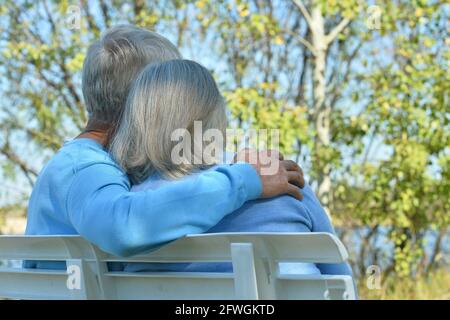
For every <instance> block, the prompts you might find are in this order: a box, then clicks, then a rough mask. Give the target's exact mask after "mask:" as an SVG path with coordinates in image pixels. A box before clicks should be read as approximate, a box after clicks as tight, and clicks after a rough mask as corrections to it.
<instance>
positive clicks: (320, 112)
mask: <svg viewBox="0 0 450 320" xmlns="http://www.w3.org/2000/svg"><path fill="white" fill-rule="evenodd" d="M311 21H312V28H311V29H312V30H311V31H312V32H311V40H312V46H313V48H314V51H315V52H314V53H315V54H314V56H313V97H314V105H313V115H314V122H315V126H316V131H317V140H316V143H315V149H316V151H317V150H318V149H320V148H323V147H329V146H330V114H331V110H330V108H329V107H327V106H326V105H325V93H326V84H325V70H326V62H327V61H326V55H327V50H328V44H327V38H326V34H325V27H324V19H323V16H322V12H321V10H320V7H319V6H318V5H316V6H314V7H313V8H312V10H311ZM319 170H320V172H319V174H318V190H317V194H318V197H319V199H320V201H321V202H322V205H323V206H324V208H325V210H326V211H327V213H328V214H329V210H330V209H329V207H330V204H331V201H332V199H331V177H330V172H331V166H330V164H329V163H325V164H323V165H321V168H319Z"/></svg>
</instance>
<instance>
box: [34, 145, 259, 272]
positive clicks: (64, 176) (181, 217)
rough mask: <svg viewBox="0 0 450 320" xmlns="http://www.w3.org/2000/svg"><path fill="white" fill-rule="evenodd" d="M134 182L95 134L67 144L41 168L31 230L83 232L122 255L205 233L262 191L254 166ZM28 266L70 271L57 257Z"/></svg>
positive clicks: (35, 192)
mask: <svg viewBox="0 0 450 320" xmlns="http://www.w3.org/2000/svg"><path fill="white" fill-rule="evenodd" d="M130 187H131V186H130V181H129V179H128V178H127V176H126V174H125V173H124V172H123V171H122V169H121V168H120V167H119V166H118V165H117V164H116V163H115V162H114V161H113V160H112V159H111V157H110V155H109V154H108V152H106V151H105V150H104V149H103V147H102V146H101V145H100V144H99V143H97V142H96V141H95V140H92V139H86V138H83V139H75V140H72V141H70V142H67V143H66V144H65V145H64V146H63V147H62V148H61V149H60V150H59V151H58V153H57V154H56V155H55V156H54V157H53V158H52V159H51V160H50V161H49V162H48V164H47V165H46V166H45V168H44V169H43V170H42V172H41V173H40V175H39V177H38V179H37V181H36V184H35V186H34V188H33V192H32V194H31V198H30V202H29V206H28V221H27V228H26V234H28V235H37V234H39V235H50V234H79V235H81V236H83V237H84V238H86V239H87V240H89V241H90V242H92V243H94V244H95V245H97V246H98V247H100V248H101V249H102V250H104V251H106V252H110V253H112V254H115V255H118V256H129V255H133V254H138V253H144V252H147V251H151V250H153V249H156V248H158V247H159V246H161V245H164V244H166V243H168V242H170V241H173V240H175V239H177V238H180V237H182V236H184V235H186V234H191V233H202V232H205V231H207V230H209V229H210V228H211V227H213V226H214V225H215V224H217V223H218V222H219V221H220V220H221V219H222V218H224V217H225V216H226V215H227V214H229V213H231V212H233V211H234V210H236V209H237V208H239V207H240V206H242V204H243V203H244V202H245V201H248V200H252V199H256V198H258V197H259V196H260V194H261V192H262V185H261V180H260V178H259V176H258V174H257V172H256V170H255V169H254V168H253V167H252V166H251V165H249V164H246V163H237V164H234V165H223V166H219V167H217V168H215V169H214V170H210V171H207V172H204V173H202V174H200V175H198V176H196V177H195V179H189V180H184V181H179V182H174V183H171V184H168V185H166V186H164V187H161V188H158V189H155V190H146V191H141V192H130ZM25 266H26V267H38V268H52V269H53V268H58V269H59V268H64V265H63V264H61V263H55V262H45V261H43V262H38V263H36V262H30V261H29V262H26V263H25Z"/></svg>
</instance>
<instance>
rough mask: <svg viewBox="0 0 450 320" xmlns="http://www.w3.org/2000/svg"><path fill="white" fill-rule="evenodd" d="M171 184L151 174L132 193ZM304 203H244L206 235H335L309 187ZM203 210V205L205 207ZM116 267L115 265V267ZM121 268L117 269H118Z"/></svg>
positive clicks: (285, 266) (345, 271) (130, 267)
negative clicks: (231, 233)
mask: <svg viewBox="0 0 450 320" xmlns="http://www.w3.org/2000/svg"><path fill="white" fill-rule="evenodd" d="M197 177H198V174H192V175H189V176H186V177H184V178H183V179H182V180H181V181H190V180H195V179H197ZM173 183H174V182H173V181H168V180H164V179H162V178H161V177H159V176H157V175H154V176H152V177H150V178H148V179H147V180H146V181H144V182H143V183H142V184H140V185H136V186H133V187H132V189H131V190H132V191H136V192H142V191H143V190H159V189H160V188H165V187H167V186H168V185H171V184H173ZM302 194H303V197H304V198H303V200H302V201H298V200H296V199H295V198H293V197H290V196H287V195H284V196H279V197H276V198H272V199H259V200H254V201H249V202H247V203H245V204H244V205H243V206H242V207H241V208H239V209H237V210H236V211H234V212H233V213H231V214H229V215H227V216H225V217H224V218H223V219H222V220H221V221H220V222H219V223H218V224H217V225H215V226H214V227H212V228H211V229H209V230H208V233H217V232H328V233H332V234H334V233H335V232H334V229H333V226H332V225H331V222H330V220H329V219H328V216H327V214H326V212H325V210H324V209H323V208H322V206H321V204H320V202H319V200H318V199H317V197H316V196H315V194H314V192H313V191H312V190H311V188H310V187H309V186H308V185H306V186H305V187H304V188H303V189H302ZM204 208H205V209H206V206H205V207H204ZM116 267H117V266H116ZM119 268H120V267H119ZM122 268H124V269H125V270H126V271H130V272H135V271H158V270H173V271H180V270H183V271H205V272H230V271H232V267H231V264H230V263H203V264H201V263H193V264H159V265H158V264H144V263H130V264H125V265H123V266H122ZM280 272H281V273H296V274H320V273H321V274H331V275H352V270H351V268H350V266H349V265H348V264H347V263H339V264H332V263H330V264H325V263H319V264H311V263H280Z"/></svg>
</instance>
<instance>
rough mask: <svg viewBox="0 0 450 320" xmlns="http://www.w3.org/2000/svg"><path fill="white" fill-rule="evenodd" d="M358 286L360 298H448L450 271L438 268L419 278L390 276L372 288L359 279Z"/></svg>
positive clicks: (449, 292)
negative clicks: (379, 285) (377, 287)
mask: <svg viewBox="0 0 450 320" xmlns="http://www.w3.org/2000/svg"><path fill="white" fill-rule="evenodd" d="M358 287H359V288H358V289H359V297H360V299H366V300H367V299H368V300H449V299H450V272H449V271H448V270H445V269H440V270H437V271H434V272H433V273H431V274H429V276H428V277H419V278H399V277H396V276H390V277H388V278H387V279H385V280H384V281H383V283H382V285H381V288H380V289H372V290H371V289H368V288H367V285H366V280H365V279H360V281H359V283H358Z"/></svg>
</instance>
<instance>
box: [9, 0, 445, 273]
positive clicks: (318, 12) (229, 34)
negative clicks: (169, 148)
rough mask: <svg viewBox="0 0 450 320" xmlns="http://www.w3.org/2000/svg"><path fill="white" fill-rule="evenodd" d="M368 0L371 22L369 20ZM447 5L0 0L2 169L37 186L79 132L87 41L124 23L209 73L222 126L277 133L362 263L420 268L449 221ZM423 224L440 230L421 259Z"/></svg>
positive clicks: (435, 252) (435, 253) (434, 262)
mask: <svg viewBox="0 0 450 320" xmlns="http://www.w3.org/2000/svg"><path fill="white" fill-rule="evenodd" d="M374 8H375V9H376V12H378V15H377V16H376V18H379V19H380V21H379V22H380V23H379V29H376V28H375V29H373V28H369V27H370V26H368V24H367V22H368V20H370V18H371V15H373V13H374V11H373V9H374ZM448 11H449V7H448V5H447V4H446V3H445V2H444V1H438V0H434V1H430V2H427V1H422V0H415V1H406V0H405V1H403V0H397V1H394V2H392V1H379V2H377V3H376V6H375V7H373V6H369V7H367V4H366V3H365V2H363V1H357V0H346V1H331V0H329V1H324V0H309V1H306V0H305V1H301V0H291V1H276V0H247V1H244V0H216V1H212V0H192V1H179V0H161V1H143V0H135V1H132V2H128V1H119V0H96V1H83V0H80V1H72V2H69V1H54V0H42V1H39V2H35V1H28V0H18V1H14V2H13V1H7V2H4V3H2V4H0V31H1V32H0V75H1V77H0V79H2V80H1V81H2V82H1V84H0V95H1V96H2V99H1V100H0V110H1V111H0V117H1V118H0V125H1V129H2V136H1V139H0V154H1V155H2V156H3V158H2V159H0V161H1V162H2V165H3V167H4V170H3V173H16V174H22V176H23V177H26V178H27V181H29V183H30V184H32V183H33V182H34V180H35V177H36V175H37V173H38V172H39V168H40V167H42V164H43V163H44V162H45V160H46V159H47V158H48V156H50V155H51V154H53V153H54V152H55V150H57V149H58V148H59V147H60V146H61V144H62V143H63V141H64V140H65V139H67V138H71V137H73V136H74V135H75V134H77V133H78V131H79V130H80V129H82V128H83V126H84V125H85V122H86V114H85V111H84V106H83V101H82V98H81V91H80V88H81V83H80V71H81V66H82V61H83V58H84V54H85V52H86V49H87V46H88V44H89V43H90V42H91V41H92V40H93V39H94V38H96V37H98V35H99V34H100V32H101V31H103V30H104V29H105V28H107V27H109V26H112V25H115V24H117V23H124V22H129V23H133V24H137V25H140V26H144V27H147V28H149V29H154V30H157V31H159V32H161V33H163V34H164V35H165V36H168V37H169V38H170V39H171V40H172V41H173V42H174V43H176V44H177V45H178V46H179V47H180V48H181V51H182V53H183V54H184V55H185V56H186V57H188V58H191V59H194V60H197V61H199V62H201V63H203V64H205V65H206V66H207V67H210V68H211V69H212V71H213V72H214V74H215V77H216V79H217V80H218V82H219V84H220V88H221V89H222V92H223V93H224V95H225V97H226V98H227V102H228V107H229V110H230V126H231V127H234V128H239V129H243V130H246V129H249V128H256V129H258V128H268V129H279V130H280V133H281V136H280V142H281V144H280V148H281V150H282V151H283V152H284V153H285V154H286V156H289V157H292V158H294V159H296V160H297V161H298V162H300V163H301V164H302V166H303V167H304V169H305V172H306V174H307V176H308V177H309V181H310V182H311V183H312V184H313V186H315V187H316V190H317V191H318V194H319V196H320V198H321V200H322V202H323V203H324V204H325V205H326V206H327V208H328V210H329V212H330V214H331V216H332V217H333V219H334V221H335V222H337V223H338V224H339V225H340V226H341V227H342V228H343V229H344V232H346V230H357V231H358V230H362V232H361V241H362V244H363V245H362V246H360V248H358V252H357V255H356V258H355V259H356V260H357V261H356V262H359V263H357V265H358V267H359V268H358V270H359V273H360V274H361V275H363V274H364V273H365V270H366V267H367V265H368V264H382V262H383V266H384V267H385V268H386V269H387V270H393V271H395V272H396V273H397V274H402V275H406V274H415V273H422V272H427V271H428V270H431V269H432V268H434V267H435V266H438V265H439V261H440V257H442V255H441V254H440V253H441V251H442V250H443V246H442V245H441V244H442V243H443V241H444V239H445V235H446V234H447V232H448V231H447V230H448V225H449V220H448V219H449V218H448V214H447V212H448V211H449V202H448V198H449V197H448V195H449V186H448V181H449V180H450V179H449V169H448V168H449V152H448V145H449V141H448V132H449V130H448V129H449V128H448V120H449V119H448V118H449V113H448V110H447V109H448V107H447V106H448V92H449V90H448V89H449V88H448V84H449V81H448V80H449V79H448V74H449V72H448V67H449V65H448V63H447V62H446V61H448V58H449V57H448V45H449V43H448V39H446V32H447V33H448V22H447V20H448ZM78 18H79V19H78ZM377 28H378V26H377ZM17 177H19V178H18V179H19V180H20V175H17ZM17 177H16V178H17ZM10 178H12V179H14V178H15V177H14V176H12V175H10ZM16 181H17V180H16ZM360 227H363V228H362V229H361V228H360ZM430 227H432V228H434V230H436V232H437V239H438V240H439V241H436V242H435V243H434V244H433V248H432V250H431V252H428V256H427V254H426V251H425V250H424V248H425V243H424V241H425V239H427V236H426V235H427V233H429V231H430ZM355 228H356V229H355ZM357 228H359V229H357ZM384 233H387V235H388V238H389V240H390V241H391V242H392V243H393V244H394V247H395V252H394V254H393V255H392V254H390V253H388V254H387V257H383V254H385V253H383V252H380V248H379V247H377V246H376V245H375V243H376V239H378V238H379V237H381V236H383V234H384ZM343 238H344V239H346V237H345V234H344V235H343ZM381 260H383V261H381ZM441 260H442V259H441Z"/></svg>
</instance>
